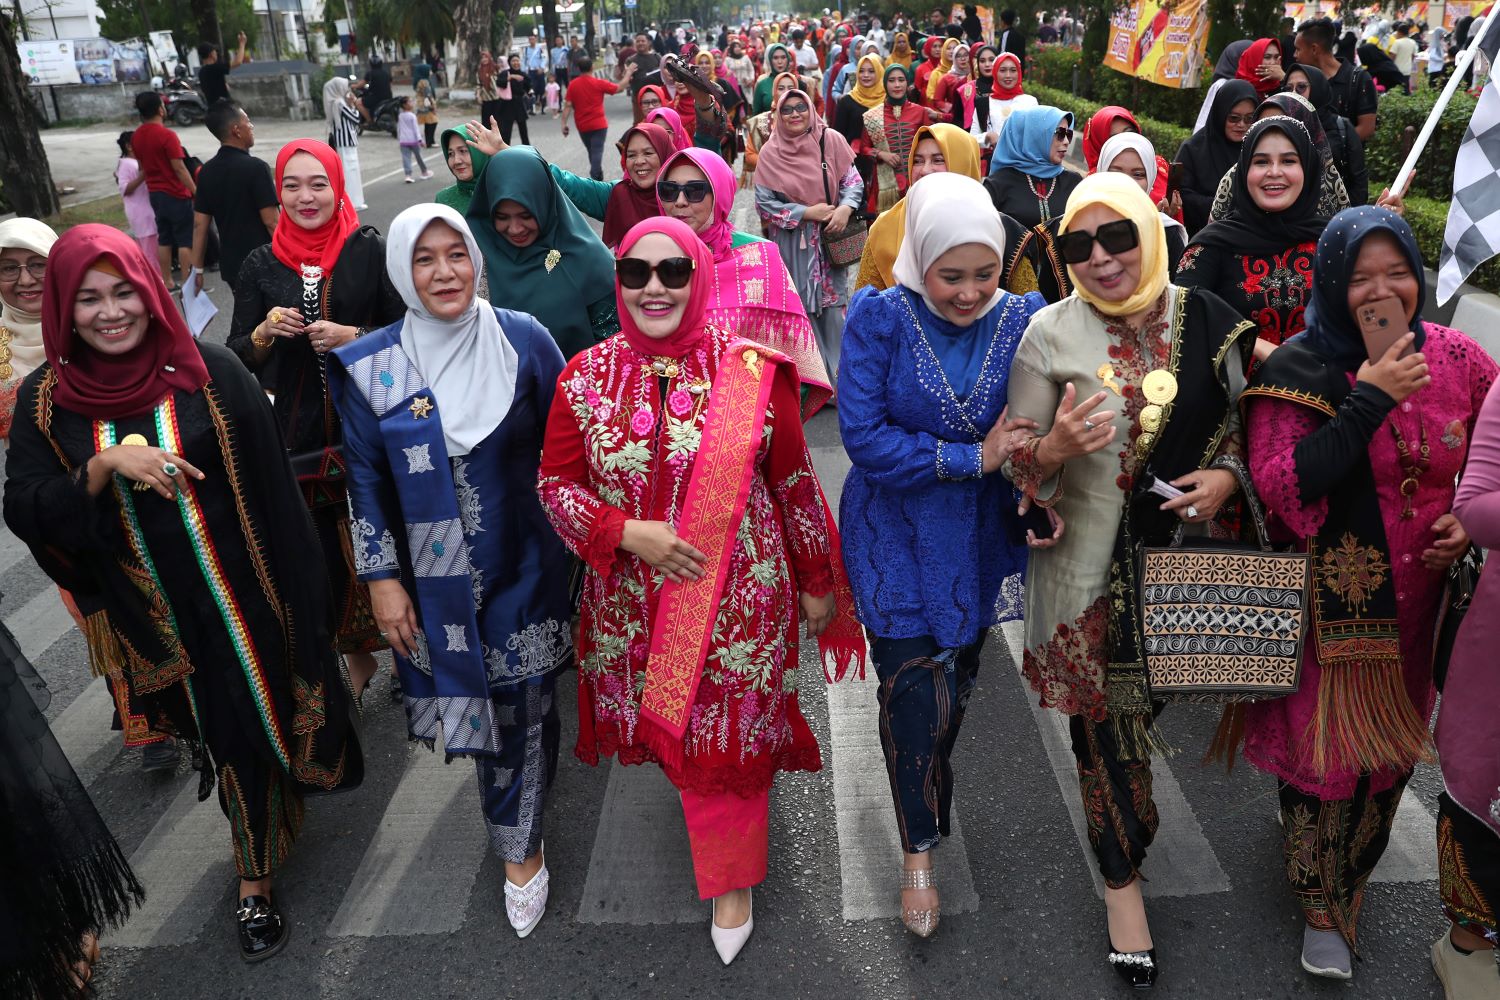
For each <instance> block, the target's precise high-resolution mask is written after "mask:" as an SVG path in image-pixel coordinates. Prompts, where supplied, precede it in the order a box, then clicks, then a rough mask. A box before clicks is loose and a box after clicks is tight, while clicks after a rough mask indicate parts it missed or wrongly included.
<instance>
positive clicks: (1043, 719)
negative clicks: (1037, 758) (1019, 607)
mask: <svg viewBox="0 0 1500 1000" xmlns="http://www.w3.org/2000/svg"><path fill="white" fill-rule="evenodd" d="M1000 628H1001V632H1002V633H1003V634H1004V636H1005V643H1006V645H1007V646H1008V647H1009V649H1010V655H1011V662H1012V665H1013V667H1014V668H1015V670H1016V676H1017V680H1018V681H1019V682H1020V684H1021V687H1022V690H1023V692H1024V693H1025V697H1026V704H1027V705H1028V706H1029V707H1030V708H1031V715H1032V718H1033V719H1035V720H1036V727H1037V731H1038V732H1039V733H1040V734H1041V737H1042V745H1043V746H1044V747H1045V748H1046V751H1047V760H1048V762H1049V763H1050V764H1051V766H1052V774H1053V776H1054V777H1055V778H1056V779H1057V788H1058V791H1059V792H1061V793H1062V799H1063V802H1064V804H1066V805H1067V807H1068V816H1069V817H1070V818H1071V819H1072V821H1073V833H1074V834H1075V835H1076V836H1077V838H1078V843H1079V846H1080V847H1082V849H1083V863H1084V867H1085V868H1086V869H1087V871H1088V874H1089V878H1091V879H1092V880H1093V882H1094V892H1095V894H1096V895H1097V896H1098V897H1099V898H1100V899H1103V898H1104V880H1103V878H1101V877H1100V875H1099V866H1098V865H1097V864H1096V863H1095V859H1094V850H1093V848H1092V847H1090V846H1089V838H1088V826H1087V822H1086V821H1085V819H1084V815H1083V801H1082V799H1081V798H1080V797H1079V794H1078V764H1077V760H1076V758H1074V756H1073V748H1072V742H1071V740H1070V739H1069V737H1068V719H1067V716H1065V715H1063V714H1062V713H1061V712H1058V711H1054V710H1053V709H1050V708H1041V707H1039V706H1038V705H1037V699H1036V696H1035V695H1034V694H1032V693H1031V690H1030V688H1029V687H1027V685H1026V681H1025V679H1024V678H1022V677H1021V676H1020V669H1021V651H1022V650H1023V648H1024V646H1025V638H1024V635H1025V629H1024V626H1023V624H1022V623H1021V622H1018V621H1017V622H1006V623H1005V624H1004V625H1002V626H1001V627H1000ZM1151 790H1152V798H1153V799H1154V800H1155V801H1156V811H1157V813H1158V815H1159V816H1160V817H1161V824H1160V826H1159V827H1158V828H1157V833H1156V839H1155V840H1154V841H1153V842H1152V844H1151V849H1150V851H1149V852H1148V853H1147V855H1146V863H1145V865H1144V866H1143V867H1142V871H1143V873H1144V874H1145V875H1146V876H1147V880H1145V881H1142V883H1141V892H1142V894H1143V895H1146V896H1201V895H1207V894H1210V893H1216V892H1228V891H1229V877H1228V876H1227V875H1225V874H1224V869H1223V868H1221V867H1220V866H1219V859H1218V857H1217V856H1216V855H1215V854H1214V850H1213V848H1212V847H1210V846H1209V843H1208V838H1207V837H1205V836H1204V835H1203V827H1202V825H1200V824H1199V822H1198V817H1197V816H1196V815H1194V814H1193V809H1192V807H1191V806H1190V805H1188V802H1187V799H1186V798H1185V797H1184V796H1183V794H1182V787H1181V786H1180V785H1179V784H1178V783H1177V778H1176V777H1175V776H1173V774H1172V769H1171V768H1170V767H1168V766H1167V762H1166V761H1164V760H1162V759H1161V758H1160V757H1156V758H1153V759H1152V761H1151Z"/></svg>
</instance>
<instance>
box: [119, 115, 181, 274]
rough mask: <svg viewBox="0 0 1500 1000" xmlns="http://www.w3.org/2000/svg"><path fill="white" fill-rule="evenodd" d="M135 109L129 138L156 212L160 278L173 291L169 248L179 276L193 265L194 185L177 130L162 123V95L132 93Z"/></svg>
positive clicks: (163, 117) (164, 116) (163, 118)
mask: <svg viewBox="0 0 1500 1000" xmlns="http://www.w3.org/2000/svg"><path fill="white" fill-rule="evenodd" d="M135 109H136V111H138V112H140V115H141V125H140V126H139V127H138V128H137V129H136V130H135V133H134V134H133V135H132V136H131V137H130V146H131V148H132V149H134V150H135V158H136V160H137V161H138V162H139V163H140V165H141V174H142V175H143V176H144V177H145V178H146V190H147V191H149V192H150V193H151V208H152V210H153V211H154V212H155V213H156V232H157V237H158V239H159V242H160V246H159V247H158V249H157V258H158V263H160V265H161V277H162V280H163V281H165V282H166V283H167V285H168V287H170V288H171V289H172V290H173V291H174V292H175V291H176V290H177V288H176V286H175V285H173V284H172V248H173V247H176V248H177V264H178V267H180V268H181V269H182V276H183V277H184V278H186V277H187V274H188V269H189V268H190V267H191V266H192V264H191V257H192V253H193V194H194V193H195V192H196V190H197V185H195V184H194V183H193V178H192V176H191V175H190V174H189V173H188V169H187V164H186V163H184V162H183V161H184V160H185V159H186V157H187V152H186V151H185V150H184V149H183V148H182V143H181V142H180V141H179V140H178V138H177V133H175V132H173V131H172V130H171V129H169V128H167V127H166V126H165V125H163V124H162V122H163V121H164V120H165V119H166V109H165V108H164V107H163V106H162V102H161V95H160V94H158V93H157V92H156V91H154V90H145V91H142V92H141V93H139V94H136V95H135Z"/></svg>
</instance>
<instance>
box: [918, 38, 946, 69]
mask: <svg viewBox="0 0 1500 1000" xmlns="http://www.w3.org/2000/svg"><path fill="white" fill-rule="evenodd" d="M944 41H946V39H944V38H942V37H940V36H938V35H933V36H932V37H931V38H929V39H927V41H925V42H923V43H922V56H923V58H925V59H926V60H927V61H928V62H930V63H932V65H934V66H936V65H937V64H938V63H939V62H940V61H941V60H942V55H941V50H942V47H943V42H944Z"/></svg>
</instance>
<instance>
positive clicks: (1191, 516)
mask: <svg viewBox="0 0 1500 1000" xmlns="http://www.w3.org/2000/svg"><path fill="white" fill-rule="evenodd" d="M1187 516H1188V520H1189V521H1192V520H1195V519H1196V518H1197V517H1198V508H1197V507H1194V506H1193V505H1192V504H1188V509H1187Z"/></svg>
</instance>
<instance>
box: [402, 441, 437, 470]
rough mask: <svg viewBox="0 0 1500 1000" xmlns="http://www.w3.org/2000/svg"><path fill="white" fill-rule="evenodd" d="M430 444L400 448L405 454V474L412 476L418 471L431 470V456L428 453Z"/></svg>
mask: <svg viewBox="0 0 1500 1000" xmlns="http://www.w3.org/2000/svg"><path fill="white" fill-rule="evenodd" d="M430 447H431V445H425V444H419V445H413V446H412V447H410V448H402V449H401V450H402V451H403V452H405V454H406V474H407V475H408V476H414V475H416V474H417V473H419V472H432V471H433V468H432V457H431V456H430V455H429V454H428V449H429V448H430Z"/></svg>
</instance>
